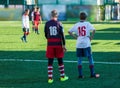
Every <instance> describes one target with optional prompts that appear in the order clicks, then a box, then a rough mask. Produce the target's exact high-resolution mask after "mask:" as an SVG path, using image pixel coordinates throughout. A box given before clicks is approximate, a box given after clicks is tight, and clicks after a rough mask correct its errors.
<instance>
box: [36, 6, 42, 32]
mask: <svg viewBox="0 0 120 88" xmlns="http://www.w3.org/2000/svg"><path fill="white" fill-rule="evenodd" d="M41 23H42V19H41V15H40V8H39V7H37V8H36V12H34V25H35V33H37V34H39V31H38V26H39V24H41Z"/></svg>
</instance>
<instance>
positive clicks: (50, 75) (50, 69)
mask: <svg viewBox="0 0 120 88" xmlns="http://www.w3.org/2000/svg"><path fill="white" fill-rule="evenodd" d="M53 61H54V59H53V58H48V83H52V82H53Z"/></svg>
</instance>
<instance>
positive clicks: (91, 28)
mask: <svg viewBox="0 0 120 88" xmlns="http://www.w3.org/2000/svg"><path fill="white" fill-rule="evenodd" d="M88 28H89V29H90V30H95V28H94V27H93V25H92V24H91V23H89V22H88Z"/></svg>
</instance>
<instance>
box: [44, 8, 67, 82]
mask: <svg viewBox="0 0 120 88" xmlns="http://www.w3.org/2000/svg"><path fill="white" fill-rule="evenodd" d="M51 17H52V18H51V20H50V21H48V22H46V24H45V29H44V32H45V37H46V39H47V51H46V57H47V58H48V83H53V66H52V65H53V61H54V58H57V60H58V65H59V71H60V81H66V80H68V77H67V76H65V72H64V64H63V56H64V51H66V48H65V38H64V33H63V27H62V25H61V23H60V22H59V21H57V17H58V14H57V11H56V10H53V11H52V12H51Z"/></svg>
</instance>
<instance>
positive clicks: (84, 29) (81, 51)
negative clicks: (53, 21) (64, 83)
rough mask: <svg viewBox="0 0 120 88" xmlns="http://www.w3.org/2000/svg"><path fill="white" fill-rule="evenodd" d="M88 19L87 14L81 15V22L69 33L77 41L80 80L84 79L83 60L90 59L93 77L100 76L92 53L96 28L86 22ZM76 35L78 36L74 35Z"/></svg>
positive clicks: (82, 13)
mask: <svg viewBox="0 0 120 88" xmlns="http://www.w3.org/2000/svg"><path fill="white" fill-rule="evenodd" d="M86 18H87V14H86V13H85V12H81V13H80V22H78V23H76V24H75V25H74V26H73V27H72V28H71V29H70V30H69V31H68V33H69V34H70V35H71V36H72V37H74V38H75V39H77V44H76V54H77V58H78V72H79V76H78V78H84V76H83V73H82V58H83V57H88V60H89V68H90V73H91V75H90V76H91V77H95V78H98V77H99V76H100V75H99V74H95V71H94V61H93V56H92V52H91V42H90V41H91V40H92V39H93V37H94V34H95V28H94V27H93V26H92V25H91V23H89V22H87V21H85V20H86ZM91 31H92V34H91V35H90V32H91ZM73 33H75V34H76V35H74V34H73Z"/></svg>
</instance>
